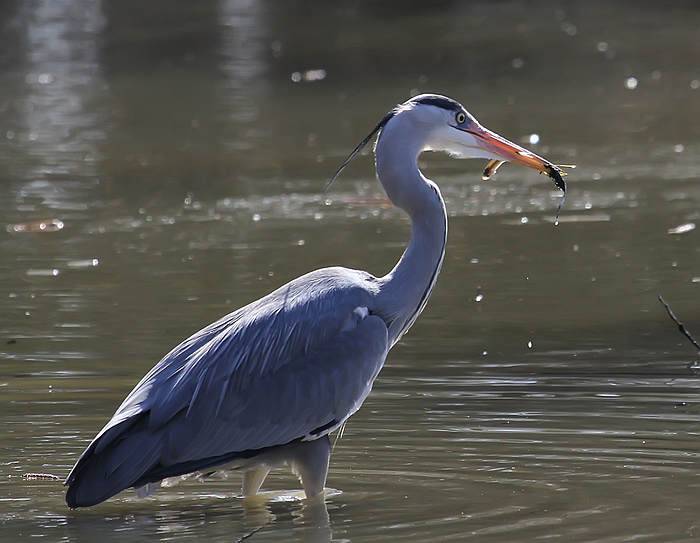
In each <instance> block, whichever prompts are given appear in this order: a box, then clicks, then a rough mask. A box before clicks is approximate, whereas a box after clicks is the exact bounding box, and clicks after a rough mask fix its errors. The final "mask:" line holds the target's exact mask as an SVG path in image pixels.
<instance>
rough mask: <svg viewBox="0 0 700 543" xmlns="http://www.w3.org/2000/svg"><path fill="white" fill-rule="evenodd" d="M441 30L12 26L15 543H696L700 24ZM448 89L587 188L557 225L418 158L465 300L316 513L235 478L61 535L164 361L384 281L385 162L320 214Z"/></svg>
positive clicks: (492, 21)
mask: <svg viewBox="0 0 700 543" xmlns="http://www.w3.org/2000/svg"><path fill="white" fill-rule="evenodd" d="M427 5H428V4H426V6H427ZM430 6H431V7H429V8H428V7H422V4H420V3H414V4H411V5H408V6H406V5H405V4H403V3H393V2H388V3H387V2H384V3H380V4H376V5H374V4H362V3H360V4H356V5H355V4H354V5H347V6H344V5H334V4H326V3H321V2H317V3H312V4H309V5H308V6H307V5H303V6H302V5H301V4H300V5H297V4H289V5H287V4H284V5H272V4H267V3H262V2H234V1H230V2H224V1H220V2H214V1H209V2H199V3H197V5H196V6H195V5H190V4H188V3H171V2H160V1H155V2H150V3H147V4H144V3H138V2H111V1H107V0H103V1H102V2H95V1H88V0H82V1H81V0H73V1H66V2H61V3H56V2H49V1H48V0H44V1H41V0H33V1H32V2H8V3H6V4H4V5H3V7H2V8H0V21H1V23H2V24H0V39H1V40H2V43H3V48H2V49H1V51H0V67H2V71H1V72H0V136H1V137H0V182H1V183H2V186H3V188H4V194H5V197H4V198H2V199H1V200H0V221H1V222H2V225H3V227H4V228H3V231H2V232H0V238H1V241H0V245H1V247H2V255H3V258H2V261H1V264H0V265H1V267H2V277H3V281H2V282H0V308H1V310H2V311H1V312H0V315H2V317H1V319H0V331H1V332H2V335H0V341H1V342H2V349H1V350H0V531H1V535H2V537H3V538H6V539H9V538H14V539H21V540H25V539H28V538H30V537H43V538H45V539H47V538H48V540H52V541H53V540H62V541H65V540H68V541H80V540H85V541H92V540H95V539H96V538H98V537H99V538H100V539H102V540H105V541H150V540H191V539H193V538H202V539H207V540H213V541H236V540H237V539H240V538H243V537H245V536H248V535H249V536H250V538H249V540H250V541H256V540H265V541H289V540H303V541H305V540H312V541H328V540H338V541H343V540H345V541H426V540H431V541H433V540H440V541H448V540H457V541H462V540H478V541H487V542H488V541H494V542H495V541H499V542H501V541H533V540H536V539H544V538H552V539H558V540H561V541H581V542H584V541H586V542H587V541H606V542H618V541H631V540H642V541H664V542H666V541H688V542H690V541H697V540H698V538H700V521H699V520H698V519H699V518H700V517H698V510H700V498H699V497H700V475H699V467H700V466H699V451H698V447H699V446H698V443H699V440H698V435H699V433H700V422H699V418H700V417H699V413H698V401H699V397H698V386H699V384H698V376H697V372H698V356H699V355H698V353H696V352H695V350H694V348H693V347H692V345H691V344H690V343H689V342H688V341H686V339H685V338H684V337H683V336H682V335H681V334H680V333H678V331H677V329H676V326H675V325H674V323H673V322H671V320H670V319H669V318H668V315H667V314H666V312H665V310H664V308H663V306H661V304H660V303H659V302H658V300H657V294H658V293H661V294H663V296H664V297H665V298H666V300H667V301H668V302H669V303H670V304H671V306H672V308H673V310H674V311H675V312H676V314H677V315H678V317H679V318H680V319H681V320H682V321H683V322H684V323H685V325H686V327H687V329H688V330H690V331H691V333H694V334H695V336H696V337H699V336H700V311H699V310H698V289H700V250H699V249H698V242H697V240H698V230H697V229H696V228H695V225H696V224H697V222H698V220H700V212H698V209H700V188H698V184H697V180H698V178H699V177H700V160H699V159H698V151H699V150H700V131H699V130H698V125H697V122H696V120H697V118H698V113H699V110H700V83H698V81H700V73H699V72H698V71H697V66H696V64H697V62H696V58H695V55H694V54H693V47H695V45H694V44H695V43H697V41H698V38H699V37H700V36H698V32H699V31H698V29H699V28H700V11H698V10H697V9H696V8H695V7H694V6H693V5H692V4H691V3H676V4H673V5H670V6H664V7H660V6H658V5H657V4H655V3H631V2H630V3H615V4H610V3H602V2H601V3H597V2H573V3H568V4H567V5H566V6H565V7H562V6H561V5H559V4H558V3H553V2H539V3H536V5H534V6H533V5H531V4H527V3H519V2H510V3H505V2H503V3H501V2H468V3H466V2H465V3H461V2H443V3H440V4H439V5H434V4H432V3H431V4H430ZM424 91H433V92H442V93H445V94H448V95H450V96H452V97H454V98H456V99H458V100H460V101H462V102H463V103H465V105H466V106H467V107H468V108H469V109H470V110H471V111H472V112H473V113H474V114H475V116H476V117H477V118H478V119H479V120H481V121H482V122H483V123H484V124H485V125H486V126H488V127H489V128H492V129H494V130H496V131H497V132H499V133H501V134H502V135H504V136H505V137H508V138H510V139H513V140H516V141H518V142H521V143H523V144H525V145H528V146H530V147H532V148H533V149H534V150H536V152H538V153H540V154H543V155H545V156H547V157H548V158H550V159H551V160H553V161H554V162H555V163H576V164H577V165H578V168H577V169H576V170H573V171H572V172H571V173H570V176H569V178H568V180H569V192H568V194H567V201H566V204H565V207H564V211H563V213H562V216H561V221H560V225H559V226H556V227H555V226H554V225H553V220H554V213H555V211H556V207H557V204H558V201H559V198H560V194H559V193H558V191H556V190H552V186H551V183H550V182H549V181H548V180H547V179H545V178H543V177H541V176H537V175H535V174H533V173H528V172H524V171H523V170H522V169H519V168H516V167H514V166H509V165H506V166H504V167H503V168H502V169H501V170H499V172H498V175H497V176H496V177H495V178H494V179H491V180H489V181H488V182H483V181H481V179H480V172H481V169H482V168H483V167H484V165H485V164H484V163H483V161H469V162H461V161H455V160H453V159H450V158H448V157H442V156H432V155H428V154H426V155H423V156H422V158H421V161H422V163H421V166H422V168H423V170H424V171H425V173H426V174H427V175H428V176H429V177H431V178H432V179H434V180H435V181H437V182H438V183H439V184H440V186H441V188H442V191H443V194H444V196H445V199H446V202H447V206H448V212H449V214H450V238H449V244H448V252H447V256H446V259H445V263H444V266H443V272H442V275H441V277H440V280H439V282H438V285H437V287H436V289H435V292H434V294H433V298H432V299H431V301H430V303H429V304H428V306H427V308H426V310H425V312H424V314H423V315H422V316H421V318H420V319H419V320H418V322H417V323H416V325H415V326H414V328H413V329H412V330H411V332H410V333H409V334H408V335H407V336H406V337H405V338H404V340H403V341H402V342H401V343H400V344H399V345H397V346H396V347H395V348H394V350H393V351H392V353H391V355H390V358H389V361H388V362H387V365H386V367H385V368H384V370H383V371H382V373H381V375H380V377H379V379H378V380H377V382H376V384H375V390H374V391H373V393H372V394H371V395H370V397H369V398H368V400H367V401H366V402H365V405H364V406H363V408H362V409H361V410H360V411H359V412H358V413H357V414H356V415H354V416H353V417H352V419H351V420H350V422H349V424H348V425H347V428H346V430H345V433H344V435H343V437H342V438H340V439H338V441H337V442H336V444H335V449H334V452H333V456H332V460H331V470H330V473H329V478H328V485H329V487H331V490H329V492H328V496H327V499H326V504H325V506H324V505H319V504H313V503H308V502H306V501H305V500H302V499H301V493H300V491H299V484H298V482H297V481H295V480H294V478H293V477H292V476H291V475H290V474H286V473H283V472H279V473H274V474H273V475H271V476H270V477H269V479H268V481H267V482H266V484H265V487H264V489H265V490H266V493H265V494H264V495H263V497H262V499H260V500H252V501H246V502H244V501H243V500H242V498H241V497H240V496H239V492H240V478H239V476H238V475H236V474H233V475H232V476H231V478H230V479H228V480H210V481H208V482H206V483H200V482H197V481H193V480H188V481H184V482H182V483H180V484H179V485H177V486H175V487H172V488H165V489H161V490H159V491H158V492H156V493H155V494H154V495H153V497H152V498H149V499H147V500H139V499H137V498H136V497H135V495H134V494H133V492H130V491H127V492H124V493H123V494H120V495H119V496H117V497H116V498H113V499H112V500H109V501H108V502H107V503H104V504H102V505H99V506H97V507H93V508H90V509H88V510H79V511H69V510H68V509H67V507H66V506H65V502H64V498H63V495H64V493H63V487H62V485H61V480H62V479H63V478H64V477H65V476H66V475H67V473H68V471H69V469H70V467H71V466H72V465H73V463H74V462H75V461H76V459H77V457H78V455H79V454H80V452H81V451H82V450H83V448H84V447H85V446H86V444H87V443H88V442H89V440H90V439H92V437H93V436H94V435H95V433H96V432H97V431H98V430H99V429H100V428H101V427H102V425H103V424H104V423H105V422H106V420H107V419H108V418H109V416H110V415H111V414H112V413H113V411H114V409H115V408H116V407H117V406H118V405H119V403H120V402H121V400H122V399H123V398H124V396H125V395H126V394H127V393H128V391H129V390H130V389H131V387H132V386H133V385H134V384H135V383H136V382H137V381H138V380H139V379H140V378H141V376H142V375H143V374H144V373H145V372H146V371H147V370H148V369H149V368H150V367H151V366H152V365H153V364H154V363H155V362H156V361H157V360H158V359H159V358H160V357H161V356H162V355H163V354H164V353H166V352H167V351H168V350H169V349H170V348H171V347H172V346H174V345H175V344H177V343H178V342H179V341H181V340H182V339H183V338H185V337H187V336H188V335H189V334H191V333H192V332H193V331H195V330H197V329H199V328H201V327H202V326H204V325H206V324H208V323H209V322H211V321H212V320H214V319H216V318H218V317H220V316H221V315H223V314H225V313H227V312H229V311H231V310H233V309H235V308H237V307H239V306H241V305H243V304H245V303H247V302H249V301H251V300H254V299H256V298H258V297H260V296H262V295H264V294H266V293H267V292H269V291H270V290H271V289H273V288H275V287H277V286H279V285H280V284H283V283H284V282H286V281H288V280H290V279H292V278H294V277H296V276H298V275H300V274H302V273H304V272H306V271H308V270H310V269H314V268H318V267H322V266H327V265H334V264H340V265H344V266H348V267H358V268H362V269H367V270H369V271H371V272H373V273H375V274H383V273H385V272H386V271H387V270H388V269H390V268H391V267H392V266H393V264H394V263H395V262H396V260H397V259H398V257H399V256H400V254H401V251H402V250H403V248H404V247H405V244H406V241H407V238H408V235H409V225H408V223H407V221H406V219H405V217H404V216H403V215H402V214H401V213H400V212H398V211H397V210H395V209H394V208H392V207H391V205H390V204H389V202H387V201H386V200H385V199H384V198H385V197H384V195H383V193H382V192H381V189H380V187H379V185H378V183H377V182H376V181H374V180H373V171H372V160H371V158H370V157H368V156H367V157H364V158H362V157H361V158H359V159H358V160H357V161H356V163H354V164H353V165H352V166H351V167H350V168H348V170H347V171H346V172H344V173H343V176H341V178H340V179H339V180H338V181H337V182H336V184H335V185H334V186H333V187H332V189H331V190H330V191H329V192H328V193H327V194H322V189H323V187H324V186H325V184H326V182H327V180H328V179H329V178H330V177H331V175H332V174H333V172H334V171H335V169H336V168H337V167H338V166H339V164H340V163H341V162H342V160H343V158H344V157H345V156H347V154H348V153H349V151H350V150H351V149H352V148H353V147H354V145H356V143H357V142H358V141H359V140H360V139H361V138H362V137H364V135H365V134H366V133H367V132H368V131H369V130H370V129H371V128H372V127H373V126H374V125H375V124H376V122H377V121H378V120H379V119H380V118H381V116H382V115H383V114H384V113H385V112H386V111H387V110H388V109H389V108H390V107H391V106H392V105H393V104H395V103H397V102H400V101H403V100H404V99H406V98H407V97H408V96H410V95H411V94H412V93H416V92H424ZM533 135H536V136H537V137H533ZM535 141H537V143H534V142H535ZM32 473H33V474H37V473H39V474H48V475H54V476H56V477H57V478H58V479H59V480H54V479H53V478H37V477H31V476H30V477H27V476H26V475H27V474H32ZM258 529H259V531H256V530H258ZM253 532H255V533H253Z"/></svg>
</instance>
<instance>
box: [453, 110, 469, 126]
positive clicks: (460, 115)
mask: <svg viewBox="0 0 700 543" xmlns="http://www.w3.org/2000/svg"><path fill="white" fill-rule="evenodd" d="M455 120H456V121H457V124H463V123H464V121H466V120H467V116H466V115H465V114H464V112H462V111H460V112H459V113H457V115H456V116H455Z"/></svg>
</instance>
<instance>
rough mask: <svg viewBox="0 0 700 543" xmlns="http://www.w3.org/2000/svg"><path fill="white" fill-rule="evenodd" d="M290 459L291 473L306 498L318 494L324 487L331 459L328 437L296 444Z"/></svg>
mask: <svg viewBox="0 0 700 543" xmlns="http://www.w3.org/2000/svg"><path fill="white" fill-rule="evenodd" d="M295 449H296V450H295V451H294V455H293V458H292V459H291V465H292V471H294V473H296V474H297V476H298V477H299V479H300V480H301V484H302V486H303V487H304V492H305V493H306V497H307V498H312V497H314V496H316V495H318V494H320V493H321V492H322V491H323V489H324V487H325V486H326V477H327V476H328V464H329V462H330V459H331V440H330V438H329V437H328V435H325V436H323V437H320V438H318V439H315V440H313V441H301V442H299V443H297V444H296V446H295Z"/></svg>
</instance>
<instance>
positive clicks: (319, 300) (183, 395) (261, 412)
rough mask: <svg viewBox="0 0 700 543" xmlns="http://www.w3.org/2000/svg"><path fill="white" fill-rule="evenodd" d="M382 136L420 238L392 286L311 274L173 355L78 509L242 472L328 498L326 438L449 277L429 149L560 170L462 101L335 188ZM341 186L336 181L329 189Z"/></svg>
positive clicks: (86, 485)
mask: <svg viewBox="0 0 700 543" xmlns="http://www.w3.org/2000/svg"><path fill="white" fill-rule="evenodd" d="M377 133H378V134H379V135H378V136H377V141H376V144H375V154H376V168H377V176H378V178H379V181H380V182H381V184H382V186H383V188H384V190H385V192H386V194H387V196H388V197H389V199H390V200H391V201H392V202H393V204H394V205H396V206H398V207H399V208H401V209H403V210H404V211H405V212H406V213H407V214H408V216H409V218H410V220H411V238H410V241H409V243H408V247H407V248H406V250H405V252H404V253H403V255H402V257H401V259H400V260H399V262H398V263H397V264H396V266H395V267H394V268H393V269H392V270H391V271H390V272H389V273H388V274H386V275H385V276H383V277H375V276H373V275H371V274H369V273H367V272H365V271H361V270H353V269H346V268H341V267H331V268H324V269H320V270H316V271H312V272H310V273H308V274H306V275H303V276H302V277H299V278H297V279H295V280H293V281H291V282H290V283H287V284H286V285H283V286H281V287H279V288H278V289H277V290H275V291H274V292H272V293H270V294H268V295H267V296H265V297H263V298H261V299H259V300H257V301H255V302H252V303H250V304H249V305H246V306H245V307H242V308H240V309H238V310H237V311H234V312H233V313H230V314H229V315H226V316H225V317H223V318H221V319H220V320H218V321H216V322H214V323H213V324H210V325H209V326H207V327H206V328H204V329H202V330H200V331H199V332H197V333H195V334H194V335H192V336H191V337H190V338H188V339H186V340H185V341H183V342H182V343H181V344H180V345H178V346H177V347H175V348H174V349H173V350H172V351H170V352H169V353H168V354H167V355H165V357H164V358H163V359H162V360H161V361H160V362H159V363H158V364H157V365H156V366H155V367H154V368H153V369H151V371H150V372H148V374H147V375H146V376H145V377H144V378H143V379H142V380H141V381H140V382H139V383H138V384H137V385H136V387H135V388H134V389H133V390H132V391H131V393H130V394H129V395H128V396H127V397H126V399H125V400H124V402H123V403H122V404H121V406H120V407H119V408H118V409H117V411H116V413H115V414H114V415H113V416H112V418H111V420H109V422H108V423H107V425H106V426H105V427H104V428H103V429H102V430H101V431H100V432H99V433H98V434H97V436H96V437H95V438H94V440H93V441H92V442H91V443H90V445H89V446H88V447H87V449H86V450H85V451H84V452H83V454H82V455H81V456H80V458H79V460H78V461H77V463H76V464H75V466H74V467H73V469H72V471H71V472H70V474H69V475H68V478H67V479H66V482H65V484H66V485H67V486H68V490H67V493H66V502H67V503H68V505H69V506H70V507H71V508H76V507H87V506H91V505H95V504H98V503H100V502H102V501H104V500H107V499H108V498H110V497H112V496H114V495H116V494H118V493H119V492H121V491H122V490H125V489H127V488H131V487H133V488H135V489H136V490H137V493H138V495H139V496H142V497H143V496H147V495H149V494H150V493H151V492H153V491H154V490H155V489H156V488H157V487H158V486H159V485H160V483H161V481H162V480H164V479H167V478H171V477H178V476H181V475H185V474H189V473H209V472H214V471H217V470H222V469H240V470H241V471H243V494H244V495H251V494H256V493H257V492H258V491H259V489H260V487H261V485H262V484H263V481H264V480H265V477H266V476H267V475H268V473H269V472H270V470H271V469H273V468H276V467H280V466H282V465H288V466H290V467H291V468H292V470H293V471H294V472H295V473H296V474H297V475H298V476H299V479H300V480H301V484H302V486H303V488H304V492H305V494H306V496H307V497H313V496H316V495H318V494H320V493H321V492H322V491H323V489H324V488H325V484H326V477H327V474H328V466H329V461H330V452H331V445H330V439H329V433H330V432H332V431H333V430H336V429H337V428H339V427H340V426H341V425H342V424H343V423H345V421H346V420H347V419H348V417H350V416H351V415H352V414H353V413H355V412H356V411H357V410H358V409H359V408H360V406H361V405H362V403H363V401H364V400H365V398H367V395H368V394H369V393H370V390H371V389H372V384H373V383H374V380H375V378H376V377H377V374H378V373H379V371H380V370H381V369H382V366H383V365H384V361H385V359H386V357H387V354H388V352H389V350H390V349H391V348H392V346H394V345H395V344H396V342H398V341H399V340H400V339H401V337H402V336H403V335H404V334H405V333H406V331H407V330H408V329H409V328H410V327H411V325H412V324H413V323H414V322H415V320H416V318H417V317H418V315H420V313H421V311H423V308H424V307H425V305H426V303H427V301H428V298H429V297H430V294H431V292H432V290H433V287H434V286H435V282H436V280H437V277H438V273H439V272H440V268H441V265H442V261H443V257H444V255H445V244H446V242H447V214H446V210H445V204H444V201H443V199H442V196H441V194H440V191H439V189H438V187H437V185H436V184H435V183H433V182H432V181H430V180H428V179H427V178H426V177H424V176H423V174H422V173H421V171H420V170H419V169H418V164H417V160H418V156H419V155H420V153H422V152H423V151H426V150H433V151H446V152H448V153H450V154H453V155H458V156H462V157H465V158H485V159H489V160H490V162H489V163H488V166H487V168H486V170H485V172H484V176H485V177H487V176H488V175H490V174H491V173H493V171H495V169H496V168H498V167H499V166H500V165H501V164H502V163H503V162H506V161H509V162H513V163H515V164H519V165H522V166H526V167H529V168H532V169H535V170H537V171H539V172H541V173H546V174H547V175H549V176H550V177H551V178H552V179H553V180H554V181H555V183H556V184H557V186H559V187H560V188H561V189H563V190H564V189H565V185H564V182H563V180H562V178H561V173H562V172H561V170H560V169H559V168H558V167H557V166H554V165H553V164H551V163H550V162H548V161H547V160H545V159H544V158H542V157H539V156H537V155H535V154H534V153H532V152H530V151H528V150H526V149H524V148H522V147H520V146H518V145H516V144H514V143H512V142H510V141H508V140H506V139H504V138H502V137H500V136H498V135H497V134H495V133H493V132H491V131H489V130H487V129H486V128H484V127H482V126H481V125H480V124H479V123H478V122H477V121H476V119H475V118H474V117H473V116H472V115H471V114H470V113H469V112H468V111H467V110H466V109H464V107H463V106H462V105H460V104H459V103H458V102H456V101H454V100H452V99H450V98H447V97H444V96H439V95H434V94H423V95H420V96H416V97H414V98H412V99H410V100H408V101H407V102H405V103H403V104H400V105H398V106H396V107H395V108H394V109H392V110H391V111H390V112H389V113H388V114H387V115H386V116H385V117H384V118H383V119H382V120H381V122H380V123H379V124H378V125H377V126H376V127H375V128H374V130H372V132H371V133H370V134H369V135H368V136H367V137H366V138H365V139H364V140H363V141H362V142H361V143H360V144H359V145H358V146H357V148H356V149H355V150H354V151H353V152H352V153H351V155H350V156H349V157H348V159H347V160H346V161H345V162H344V163H343V165H342V166H341V167H340V169H339V170H338V172H337V173H336V175H335V176H334V178H333V179H335V178H336V177H337V176H338V174H339V173H340V171H342V169H343V168H344V167H345V166H346V165H347V164H348V163H349V162H350V160H352V158H353V157H354V156H355V155H357V154H358V153H359V152H360V151H361V150H362V148H363V147H364V146H365V145H366V144H367V143H368V142H369V141H370V140H371V139H372V138H373V137H374V135H375V134H377ZM331 182H332V181H331Z"/></svg>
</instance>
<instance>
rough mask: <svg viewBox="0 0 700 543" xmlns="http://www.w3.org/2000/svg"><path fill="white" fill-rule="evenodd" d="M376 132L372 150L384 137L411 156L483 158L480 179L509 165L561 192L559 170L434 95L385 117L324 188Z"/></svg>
mask: <svg viewBox="0 0 700 543" xmlns="http://www.w3.org/2000/svg"><path fill="white" fill-rule="evenodd" d="M378 132H379V133H380V136H379V138H378V145H380V144H381V140H382V139H384V138H383V136H384V135H386V136H388V135H389V133H391V134H392V135H396V137H395V138H394V137H392V138H387V140H389V141H391V142H392V145H394V146H401V148H402V149H404V150H409V149H411V148H412V151H413V152H414V153H415V154H416V156H417V155H418V154H419V153H420V152H422V151H445V152H447V153H449V154H451V155H453V156H457V157H461V158H485V159H488V160H489V163H488V165H487V166H486V169H485V170H484V174H483V176H482V177H483V179H484V180H486V179H488V178H489V177H490V176H491V175H493V173H494V172H495V171H496V170H497V169H498V168H499V167H500V166H501V165H502V164H503V163H504V162H512V163H513V164H519V165H521V166H525V167H528V168H532V169H533V170H536V171H538V172H540V173H545V174H547V175H548V176H549V177H551V178H552V180H553V181H554V183H555V184H556V185H557V187H559V188H560V189H561V190H563V191H564V192H566V184H565V183H564V180H563V179H562V175H566V174H565V173H564V172H563V171H562V170H561V168H560V167H559V166H556V165H554V164H552V163H551V162H549V161H548V160H546V159H544V158H542V157H540V156H538V155H536V154H535V153H533V152H531V151H528V150H527V149H525V148H523V147H520V146H519V145H517V144H515V143H513V142H511V141H508V140H507V139H505V138H503V137H501V136H499V135H498V134H496V133H495V132H492V131H490V130H488V129H486V128H484V127H483V126H481V125H480V124H479V122H478V121H477V120H476V119H475V118H474V117H473V116H472V115H471V114H470V113H469V112H468V111H467V110H466V109H465V108H464V106H462V105H461V104H460V103H459V102H456V101H455V100H452V99H451V98H447V97H446V96H441V95H438V94H421V95H418V96H414V97H413V98H411V99H410V100H408V101H406V102H404V103H403V104H400V105H398V106H396V107H395V108H394V109H392V110H391V111H390V112H389V113H387V114H386V115H385V116H384V118H383V119H382V120H381V121H380V123H379V124H378V125H377V126H376V127H375V128H374V130H372V132H370V134H369V135H368V136H367V137H366V138H365V139H364V140H362V142H360V144H359V145H358V146H357V147H356V148H355V150H354V151H353V152H352V153H351V154H350V156H349V157H348V158H347V159H346V160H345V162H344V163H343V165H342V166H341V167H340V168H339V169H338V171H337V172H336V174H335V176H333V179H332V180H331V182H330V183H329V184H328V187H330V185H331V184H332V183H333V181H335V179H336V178H337V177H338V175H339V174H340V172H341V171H342V170H343V169H344V168H345V166H347V165H348V163H349V162H350V161H351V160H352V159H353V158H354V157H355V156H356V155H357V154H358V153H359V152H360V151H361V150H362V149H363V148H364V147H365V145H367V143H368V142H369V141H370V140H371V139H372V138H373V137H374V135H375V134H376V133H378ZM384 133H386V134H384ZM377 151H379V149H377ZM409 152H410V151H409ZM328 187H326V190H327V189H328Z"/></svg>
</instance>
